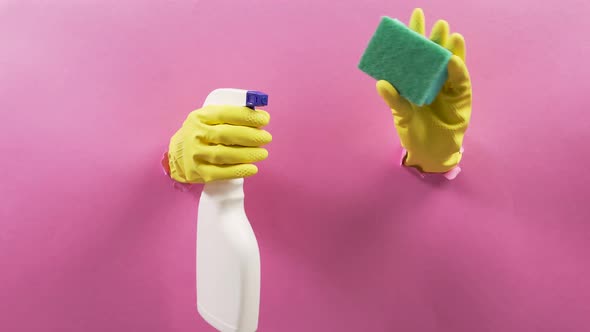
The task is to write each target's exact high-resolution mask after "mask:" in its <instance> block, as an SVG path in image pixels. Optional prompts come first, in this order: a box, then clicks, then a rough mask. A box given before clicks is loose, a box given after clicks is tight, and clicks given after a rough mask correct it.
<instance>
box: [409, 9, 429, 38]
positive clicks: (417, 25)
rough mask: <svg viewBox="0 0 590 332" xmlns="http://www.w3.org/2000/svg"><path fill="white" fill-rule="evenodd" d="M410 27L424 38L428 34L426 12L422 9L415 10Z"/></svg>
mask: <svg viewBox="0 0 590 332" xmlns="http://www.w3.org/2000/svg"><path fill="white" fill-rule="evenodd" d="M408 27H409V28H410V29H412V30H414V31H416V32H417V33H419V34H421V35H422V36H424V34H425V32H426V23H425V19H424V11H422V8H416V9H414V11H413V12H412V17H411V18H410V24H409V25H408Z"/></svg>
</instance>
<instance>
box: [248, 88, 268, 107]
mask: <svg viewBox="0 0 590 332" xmlns="http://www.w3.org/2000/svg"><path fill="white" fill-rule="evenodd" d="M266 105H268V95H267V94H266V93H264V92H260V91H248V92H247V93H246V106H248V107H251V108H254V107H256V106H266Z"/></svg>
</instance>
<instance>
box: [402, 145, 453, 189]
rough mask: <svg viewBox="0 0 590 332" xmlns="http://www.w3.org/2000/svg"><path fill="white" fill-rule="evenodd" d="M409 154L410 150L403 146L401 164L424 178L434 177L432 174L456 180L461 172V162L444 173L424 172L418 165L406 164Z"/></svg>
mask: <svg viewBox="0 0 590 332" xmlns="http://www.w3.org/2000/svg"><path fill="white" fill-rule="evenodd" d="M463 151H464V149H463V147H461V150H460V151H459V153H461V154H463ZM407 156H408V150H406V149H405V148H403V147H402V153H401V157H400V161H399V163H400V166H402V167H405V168H406V169H407V170H408V171H410V172H411V173H413V174H414V175H417V176H419V177H421V178H422V179H424V178H426V177H432V176H442V177H444V178H445V179H447V180H449V181H450V180H454V179H455V178H456V177H457V176H458V175H459V173H461V167H460V166H459V164H457V165H455V166H454V167H453V168H451V169H450V170H448V171H446V172H443V173H429V172H423V171H422V170H420V169H418V168H416V167H412V166H408V165H406V163H405V161H406V158H407Z"/></svg>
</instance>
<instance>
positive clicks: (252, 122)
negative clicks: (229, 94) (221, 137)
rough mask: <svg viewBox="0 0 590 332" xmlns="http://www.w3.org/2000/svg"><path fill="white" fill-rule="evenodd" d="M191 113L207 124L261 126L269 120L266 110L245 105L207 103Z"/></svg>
mask: <svg viewBox="0 0 590 332" xmlns="http://www.w3.org/2000/svg"><path fill="white" fill-rule="evenodd" d="M193 113H194V115H195V116H196V117H197V118H198V119H199V120H200V121H201V122H203V123H206V124H209V125H217V124H230V125H236V126H248V127H254V128H262V127H264V126H266V125H267V124H268V122H269V121H270V114H268V113H267V112H265V111H263V110H261V109H256V110H253V109H251V108H248V107H245V106H232V105H207V106H205V107H203V108H202V109H200V110H197V111H195V112H193Z"/></svg>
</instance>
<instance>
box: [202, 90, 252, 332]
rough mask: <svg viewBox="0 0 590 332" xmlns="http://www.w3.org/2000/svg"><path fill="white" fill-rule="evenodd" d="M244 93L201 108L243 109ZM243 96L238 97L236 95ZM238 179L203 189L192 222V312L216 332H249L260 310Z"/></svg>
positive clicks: (226, 94) (219, 95)
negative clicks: (194, 229)
mask: <svg viewBox="0 0 590 332" xmlns="http://www.w3.org/2000/svg"><path fill="white" fill-rule="evenodd" d="M245 92H246V91H245V90H235V89H218V90H215V91H213V92H212V93H211V94H210V95H209V96H208V98H207V100H206V102H205V105H206V104H226V105H228V104H233V105H242V106H243V105H244V102H245ZM242 95H243V97H242ZM243 183H244V179H233V180H223V181H214V182H210V183H207V184H206V185H205V186H204V189H203V192H202V194H201V199H200V201H199V210H198V221H197V271H196V272H197V308H198V311H199V314H200V315H201V316H202V317H203V319H205V320H206V321H207V322H208V323H209V324H211V325H212V326H213V327H215V328H216V329H217V330H219V331H222V332H254V331H256V329H257V328H258V311H259V306H260V253H259V248H258V242H257V241H256V237H255V235H254V231H253V230H252V227H251V225H250V222H249V221H248V218H247V216H246V213H245V210H244V190H243Z"/></svg>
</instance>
